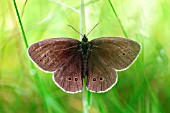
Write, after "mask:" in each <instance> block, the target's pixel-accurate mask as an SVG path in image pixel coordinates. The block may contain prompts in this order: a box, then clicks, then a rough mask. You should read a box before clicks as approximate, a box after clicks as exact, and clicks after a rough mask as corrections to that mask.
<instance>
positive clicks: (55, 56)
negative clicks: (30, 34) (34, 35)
mask: <svg viewBox="0 0 170 113" xmlns="http://www.w3.org/2000/svg"><path fill="white" fill-rule="evenodd" d="M78 43H79V41H78V40H75V39H71V38H51V39H46V40H42V41H39V42H37V43H34V44H32V45H31V46H30V47H29V48H28V54H29V56H30V58H31V59H32V60H33V61H34V62H35V63H36V64H37V65H38V67H40V68H41V69H43V70H44V71H49V72H54V71H55V70H57V68H59V67H61V66H62V65H63V64H64V63H65V62H66V61H67V60H69V58H70V56H73V55H74V54H75V52H76V51H77V50H78Z"/></svg>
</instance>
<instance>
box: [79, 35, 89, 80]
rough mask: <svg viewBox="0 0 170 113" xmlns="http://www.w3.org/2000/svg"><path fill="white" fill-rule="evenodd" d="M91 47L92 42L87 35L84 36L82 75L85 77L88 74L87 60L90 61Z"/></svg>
mask: <svg viewBox="0 0 170 113" xmlns="http://www.w3.org/2000/svg"><path fill="white" fill-rule="evenodd" d="M90 49H91V44H90V43H89V41H88V38H87V37H86V35H84V36H83V38H82V41H81V42H80V51H81V54H82V60H83V64H82V76H83V77H85V76H86V75H87V61H88V56H89V52H90Z"/></svg>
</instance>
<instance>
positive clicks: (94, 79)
mask: <svg viewBox="0 0 170 113" xmlns="http://www.w3.org/2000/svg"><path fill="white" fill-rule="evenodd" d="M140 48H141V47H140V45H139V44H138V43H137V42H135V41H132V40H130V39H126V38H121V37H101V38H97V39H94V40H91V41H88V38H87V37H86V35H83V38H82V41H79V40H76V39H72V38H65V37H63V38H62V37H61V38H51V39H46V40H42V41H39V42H37V43H34V44H32V45H31V46H30V47H29V49H28V54H29V56H30V57H31V59H32V60H33V61H34V62H35V63H36V64H37V65H38V67H40V68H41V69H43V70H44V71H48V72H52V73H54V75H53V80H54V82H55V83H56V84H57V85H58V86H59V87H60V88H61V89H62V90H63V91H66V92H68V93H77V92H81V91H82V89H83V78H85V77H87V83H86V86H87V89H88V90H90V91H92V92H106V91H108V90H109V89H111V88H112V87H113V86H114V85H115V84H116V82H117V79H118V76H117V73H116V71H121V70H125V69H127V68H128V67H129V66H130V65H131V64H132V63H133V62H134V61H135V59H136V58H137V56H138V55H139V52H140Z"/></svg>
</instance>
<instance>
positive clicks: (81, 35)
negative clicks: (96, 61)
mask: <svg viewBox="0 0 170 113" xmlns="http://www.w3.org/2000/svg"><path fill="white" fill-rule="evenodd" d="M68 26H69V27H71V28H72V29H73V30H74V31H76V32H77V33H78V34H80V35H81V36H82V37H83V35H82V34H81V33H80V32H79V31H77V30H76V29H75V28H74V27H73V26H71V25H68Z"/></svg>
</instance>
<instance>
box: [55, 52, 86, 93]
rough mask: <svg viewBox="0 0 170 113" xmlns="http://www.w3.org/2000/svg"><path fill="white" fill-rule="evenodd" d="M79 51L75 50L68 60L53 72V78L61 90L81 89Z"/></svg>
mask: <svg viewBox="0 0 170 113" xmlns="http://www.w3.org/2000/svg"><path fill="white" fill-rule="evenodd" d="M82 79H83V78H82V57H81V51H77V52H76V53H75V54H74V55H73V56H70V58H69V60H68V61H67V62H66V64H64V65H63V66H61V67H60V68H59V69H57V71H56V72H54V75H53V80H54V82H55V83H56V85H58V86H59V87H60V88H61V89H62V90H63V91H65V92H67V93H77V92H80V91H82V89H83V80H82Z"/></svg>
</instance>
